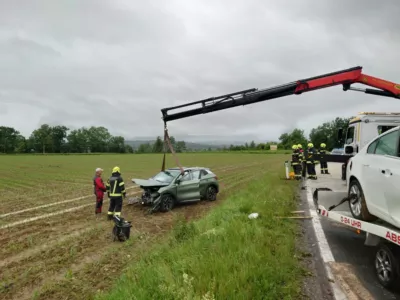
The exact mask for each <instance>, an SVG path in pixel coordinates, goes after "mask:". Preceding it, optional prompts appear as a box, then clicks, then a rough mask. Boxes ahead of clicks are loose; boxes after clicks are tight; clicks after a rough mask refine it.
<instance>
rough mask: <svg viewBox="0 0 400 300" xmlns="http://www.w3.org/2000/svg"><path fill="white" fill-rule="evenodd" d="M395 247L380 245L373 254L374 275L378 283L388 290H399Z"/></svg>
mask: <svg viewBox="0 0 400 300" xmlns="http://www.w3.org/2000/svg"><path fill="white" fill-rule="evenodd" d="M396 248H397V246H395V245H391V244H387V243H384V244H381V245H379V246H378V248H377V250H376V253H375V263H374V265H375V274H376V276H377V279H378V281H379V283H380V284H381V285H382V286H384V287H385V288H387V289H389V290H396V291H397V290H399V289H400V285H399V283H400V265H399V260H398V259H397V257H398V254H399V251H398V250H397V249H396Z"/></svg>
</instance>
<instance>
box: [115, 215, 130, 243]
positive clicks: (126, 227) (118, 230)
mask: <svg viewBox="0 0 400 300" xmlns="http://www.w3.org/2000/svg"><path fill="white" fill-rule="evenodd" d="M114 223H115V225H114V228H113V231H112V234H113V238H114V241H117V240H118V241H120V242H125V241H126V240H128V239H129V237H130V234H131V227H132V224H131V222H128V221H125V220H124V218H121V217H117V216H114Z"/></svg>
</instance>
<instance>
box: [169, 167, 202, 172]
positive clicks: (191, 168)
mask: <svg viewBox="0 0 400 300" xmlns="http://www.w3.org/2000/svg"><path fill="white" fill-rule="evenodd" d="M182 169H183V170H185V171H186V170H203V169H204V170H210V169H209V168H204V167H182ZM168 170H174V171H175V170H176V171H179V170H180V168H178V167H175V168H169V169H168Z"/></svg>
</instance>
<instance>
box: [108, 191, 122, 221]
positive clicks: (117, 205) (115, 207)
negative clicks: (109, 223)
mask: <svg viewBox="0 0 400 300" xmlns="http://www.w3.org/2000/svg"><path fill="white" fill-rule="evenodd" d="M121 210H122V196H121V197H111V198H110V207H109V209H108V218H109V219H112V217H113V216H118V217H119V216H120V215H121Z"/></svg>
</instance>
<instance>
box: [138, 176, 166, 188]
mask: <svg viewBox="0 0 400 300" xmlns="http://www.w3.org/2000/svg"><path fill="white" fill-rule="evenodd" d="M132 182H133V183H136V184H137V185H140V186H143V187H158V186H159V187H161V186H167V185H169V183H167V182H159V181H157V180H153V179H147V180H146V179H136V178H134V179H132Z"/></svg>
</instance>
